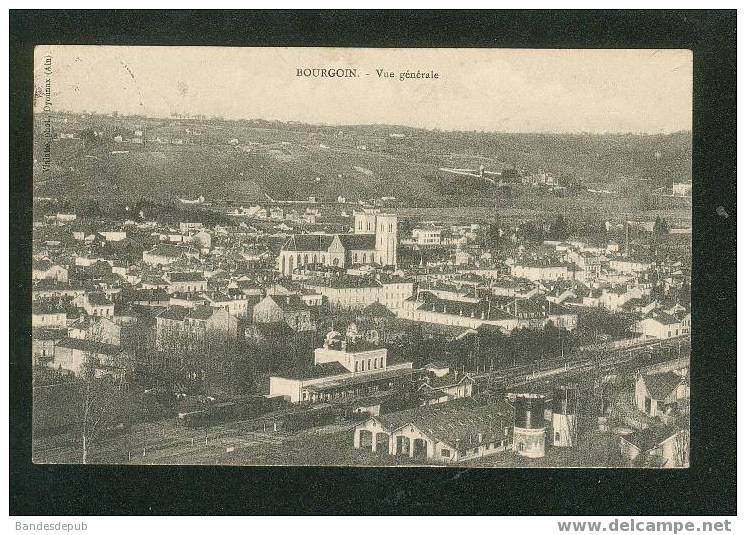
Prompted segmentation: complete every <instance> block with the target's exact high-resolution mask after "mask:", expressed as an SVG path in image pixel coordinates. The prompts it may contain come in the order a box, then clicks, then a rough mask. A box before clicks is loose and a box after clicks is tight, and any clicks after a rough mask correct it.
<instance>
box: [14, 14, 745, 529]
mask: <svg viewBox="0 0 746 535" xmlns="http://www.w3.org/2000/svg"><path fill="white" fill-rule="evenodd" d="M36 43H39V44H47V43H66V44H118V45H136V44H150V45H172V44H180V45H208V44H209V45H233V46H371V47H431V46H435V47H515V48H524V47H531V48H688V49H691V50H692V51H693V54H694V72H695V79H694V104H695V107H694V129H693V131H694V136H693V141H694V145H693V146H694V150H693V156H694V163H693V165H694V168H693V173H694V176H695V180H694V184H695V188H694V193H693V195H694V197H693V198H694V215H693V224H694V237H693V243H694V265H695V269H694V274H693V278H694V281H693V284H692V286H693V302H694V303H695V307H694V310H693V315H694V318H693V325H694V331H695V335H694V341H693V350H694V357H693V366H692V376H693V387H692V389H693V390H694V392H695V395H694V396H693V400H692V401H693V406H692V411H693V415H694V418H693V422H692V459H693V466H692V468H690V469H688V470H680V471H633V470H592V469H583V470H556V469H555V470H543V469H537V470H523V471H519V470H484V469H471V470H458V469H400V470H395V469H377V468H368V469H354V468H344V469H334V468H279V467H275V468H242V469H236V468H229V467H207V468H206V467H129V466H127V467H92V466H36V465H32V464H31V463H30V411H31V403H30V400H29V397H28V393H29V392H30V385H31V381H30V360H29V359H28V357H27V355H29V354H30V340H29V336H28V333H29V330H30V277H29V272H30V263H31V261H30V242H31V195H32V194H31V175H32V173H31V158H30V154H31V142H32V137H31V132H32V109H31V98H30V95H31V94H32V59H33V46H34V44H36ZM10 67H11V71H10V110H11V122H10V164H11V167H10V188H11V189H10V208H11V213H10V235H11V249H10V290H11V298H10V305H11V306H10V319H11V323H10V340H11V345H10V512H11V514H13V515H29V514H34V515H63V514H64V515H82V514H91V515H113V514H116V515H130V514H186V515H196V514H314V513H315V514H407V513H408V514H489V515H505V514H509V515H537V514H540V515H549V514H575V515H583V514H609V515H615V516H621V515H637V516H639V515H642V514H678V515H693V514H696V515H714V514H720V515H725V514H735V512H736V424H735V422H736V415H735V413H736V405H735V400H736V379H735V373H736V364H735V363H736V358H735V357H736V309H735V301H736V300H735V296H736V254H735V253H736V249H735V238H736V214H735V207H736V206H735V205H736V200H735V199H736V195H735V193H736V185H735V184H736V180H735V177H736V174H735V171H736V11H735V10H729V11H684V10H676V11H551V12H550V11H302V12H301V11H248V12H232V11H200V12H194V11H120V10H116V11H74V10H70V11H59V10H49V11H37V10H21V11H19V10H10ZM718 206H722V207H724V208H725V211H726V212H727V213H728V214H729V217H724V216H722V215H718V214H717V213H716V207H718ZM721 213H722V212H721Z"/></svg>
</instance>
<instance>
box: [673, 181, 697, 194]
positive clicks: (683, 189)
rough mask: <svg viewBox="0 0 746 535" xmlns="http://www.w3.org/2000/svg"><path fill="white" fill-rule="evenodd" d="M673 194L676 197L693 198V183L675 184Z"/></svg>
mask: <svg viewBox="0 0 746 535" xmlns="http://www.w3.org/2000/svg"><path fill="white" fill-rule="evenodd" d="M671 192H672V194H673V195H674V196H675V197H691V196H692V181H691V180H689V181H686V182H674V183H673V185H672V186H671Z"/></svg>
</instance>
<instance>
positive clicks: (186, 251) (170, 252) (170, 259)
mask: <svg viewBox="0 0 746 535" xmlns="http://www.w3.org/2000/svg"><path fill="white" fill-rule="evenodd" d="M182 258H199V251H198V250H196V249H195V248H193V247H184V246H178V245H170V244H159V245H156V246H155V247H153V248H152V249H150V250H149V251H143V253H142V261H143V262H145V263H146V264H149V265H151V266H167V265H169V264H173V263H174V262H177V261H179V260H181V259H182Z"/></svg>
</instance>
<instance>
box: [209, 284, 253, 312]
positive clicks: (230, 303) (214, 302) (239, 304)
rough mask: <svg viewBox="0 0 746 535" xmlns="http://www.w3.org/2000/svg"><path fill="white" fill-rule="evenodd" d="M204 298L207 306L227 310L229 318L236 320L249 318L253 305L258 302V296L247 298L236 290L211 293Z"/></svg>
mask: <svg viewBox="0 0 746 535" xmlns="http://www.w3.org/2000/svg"><path fill="white" fill-rule="evenodd" d="M204 297H205V301H206V304H207V305H209V306H211V307H212V308H222V309H224V310H227V311H228V313H229V314H230V315H231V316H235V317H237V318H247V317H251V314H253V310H254V305H256V304H257V303H259V300H260V298H259V297H258V296H248V295H245V294H243V293H241V292H239V291H237V290H236V291H234V292H230V293H223V292H212V293H210V294H208V295H205V296H204ZM250 312H251V314H250Z"/></svg>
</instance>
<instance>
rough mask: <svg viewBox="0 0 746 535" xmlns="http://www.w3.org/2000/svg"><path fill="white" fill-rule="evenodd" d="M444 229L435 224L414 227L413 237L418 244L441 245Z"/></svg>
mask: <svg viewBox="0 0 746 535" xmlns="http://www.w3.org/2000/svg"><path fill="white" fill-rule="evenodd" d="M442 233H443V229H440V228H438V227H435V226H432V225H430V226H426V227H418V228H415V229H412V239H413V240H414V243H415V244H417V245H422V246H428V245H440V243H441V234H442Z"/></svg>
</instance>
